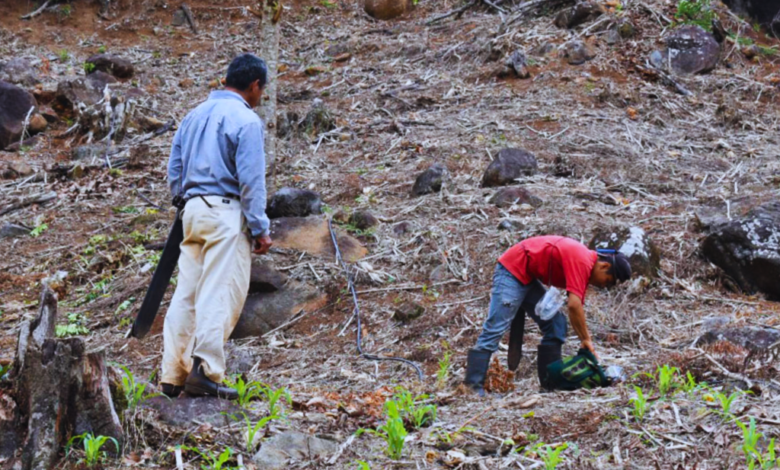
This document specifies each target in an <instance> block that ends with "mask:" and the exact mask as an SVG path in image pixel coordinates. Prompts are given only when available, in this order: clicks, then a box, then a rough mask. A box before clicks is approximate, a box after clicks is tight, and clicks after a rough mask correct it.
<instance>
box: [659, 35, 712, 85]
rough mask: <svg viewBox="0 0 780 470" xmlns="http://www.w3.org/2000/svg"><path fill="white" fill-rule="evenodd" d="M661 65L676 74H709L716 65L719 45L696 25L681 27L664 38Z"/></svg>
mask: <svg viewBox="0 0 780 470" xmlns="http://www.w3.org/2000/svg"><path fill="white" fill-rule="evenodd" d="M662 57H663V65H666V64H669V65H670V66H671V69H672V71H673V72H675V73H677V74H695V73H706V72H709V71H711V70H713V69H715V67H716V66H717V65H718V60H719V59H720V45H719V44H718V41H716V40H715V37H714V36H713V35H712V34H710V33H708V32H707V31H705V30H704V29H702V28H701V27H700V26H696V25H686V26H681V27H679V28H677V29H675V30H674V31H672V33H671V34H669V36H667V37H666V52H665V54H663V56H662Z"/></svg>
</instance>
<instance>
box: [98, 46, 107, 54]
mask: <svg viewBox="0 0 780 470" xmlns="http://www.w3.org/2000/svg"><path fill="white" fill-rule="evenodd" d="M98 53H99V54H105V53H106V46H100V47H98Z"/></svg>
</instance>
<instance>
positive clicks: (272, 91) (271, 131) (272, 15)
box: [258, 0, 282, 193]
mask: <svg viewBox="0 0 780 470" xmlns="http://www.w3.org/2000/svg"><path fill="white" fill-rule="evenodd" d="M261 11H262V18H261V19H260V45H259V47H258V50H259V51H260V57H261V58H262V59H263V60H265V63H266V65H267V66H268V83H267V85H266V87H265V98H264V99H263V102H262V104H261V105H260V110H259V111H258V115H259V116H260V118H261V119H262V120H263V122H265V128H266V129H265V161H266V181H267V186H268V190H269V191H268V192H269V193H270V192H271V191H272V190H274V189H276V93H277V82H276V72H277V70H278V67H279V18H280V17H281V13H282V4H281V3H280V1H278V0H263V2H262V10H261ZM269 176H270V177H269Z"/></svg>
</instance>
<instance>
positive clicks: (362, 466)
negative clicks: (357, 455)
mask: <svg viewBox="0 0 780 470" xmlns="http://www.w3.org/2000/svg"><path fill="white" fill-rule="evenodd" d="M355 463H356V464H357V470H371V467H369V466H368V462H364V461H363V460H358V461H356V462H355Z"/></svg>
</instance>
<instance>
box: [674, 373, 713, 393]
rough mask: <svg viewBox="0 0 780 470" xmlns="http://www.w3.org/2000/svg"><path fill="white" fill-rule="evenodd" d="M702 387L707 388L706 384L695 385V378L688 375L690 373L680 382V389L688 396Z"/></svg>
mask: <svg viewBox="0 0 780 470" xmlns="http://www.w3.org/2000/svg"><path fill="white" fill-rule="evenodd" d="M702 386H705V387H706V386H707V384H706V383H701V384H699V383H696V378H695V377H694V376H693V374H691V373H690V371H688V372H686V373H685V379H683V380H681V381H680V389H681V390H682V391H683V392H685V393H686V394H690V393H693V392H695V391H696V390H698V389H699V388H701V387H702Z"/></svg>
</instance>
